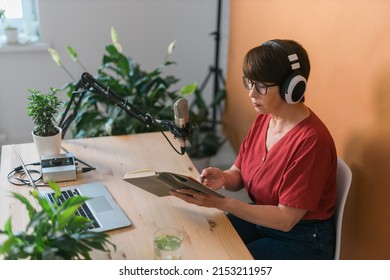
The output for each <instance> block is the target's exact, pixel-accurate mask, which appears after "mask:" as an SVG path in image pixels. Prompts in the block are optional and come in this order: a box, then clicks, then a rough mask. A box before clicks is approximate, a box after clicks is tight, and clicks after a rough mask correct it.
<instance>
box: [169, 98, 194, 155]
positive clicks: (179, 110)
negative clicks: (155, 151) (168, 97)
mask: <svg viewBox="0 0 390 280" xmlns="http://www.w3.org/2000/svg"><path fill="white" fill-rule="evenodd" d="M173 111H174V115H175V126H176V128H177V129H178V130H179V131H180V130H186V129H187V128H188V127H189V126H190V118H189V115H188V101H187V99H185V98H180V99H178V100H176V102H175V103H174V104H173ZM179 141H180V148H181V152H182V153H183V154H184V152H185V150H186V137H179Z"/></svg>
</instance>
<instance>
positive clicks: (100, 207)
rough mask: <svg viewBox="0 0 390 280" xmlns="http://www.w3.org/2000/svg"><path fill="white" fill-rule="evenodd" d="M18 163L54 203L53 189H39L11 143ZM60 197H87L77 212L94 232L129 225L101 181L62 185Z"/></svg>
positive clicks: (31, 182)
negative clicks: (88, 221) (86, 219)
mask: <svg viewBox="0 0 390 280" xmlns="http://www.w3.org/2000/svg"><path fill="white" fill-rule="evenodd" d="M12 147H13V149H14V151H15V153H16V155H17V157H18V159H19V162H20V164H21V165H22V167H23V170H24V172H25V173H26V176H27V178H28V181H29V182H30V184H31V186H32V187H33V188H34V189H36V190H37V191H38V194H39V195H40V196H41V197H44V198H45V199H47V200H48V201H49V203H50V204H52V205H53V204H54V203H55V200H54V191H53V190H40V189H39V188H38V186H37V185H36V184H35V181H34V180H33V179H32V177H31V174H30V173H29V171H28V169H27V168H26V165H25V164H24V162H23V160H22V158H21V156H20V154H19V152H18V151H17V149H16V147H15V145H12ZM60 191H61V197H60V198H59V200H58V201H59V202H60V203H61V202H63V201H64V200H66V199H68V198H69V197H71V196H74V195H82V196H86V197H89V198H90V199H89V200H87V201H86V202H85V203H84V205H82V206H81V207H80V208H79V209H78V211H77V214H78V215H81V216H84V217H87V218H88V219H90V220H91V221H92V223H91V226H90V228H88V230H90V231H95V232H102V231H109V230H113V229H118V228H122V227H127V226H131V225H132V222H131V221H130V219H129V218H128V217H127V216H126V214H125V213H124V212H123V210H122V209H121V208H120V206H119V205H118V204H117V203H116V202H115V200H114V199H113V197H112V196H111V194H110V192H109V191H108V189H107V188H106V186H105V185H103V184H102V183H101V182H92V183H86V184H82V185H78V186H72V187H63V188H60Z"/></svg>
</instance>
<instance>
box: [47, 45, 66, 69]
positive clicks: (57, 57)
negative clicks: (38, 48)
mask: <svg viewBox="0 0 390 280" xmlns="http://www.w3.org/2000/svg"><path fill="white" fill-rule="evenodd" d="M47 50H48V52H49V54H50V55H51V58H52V59H53V60H54V62H55V63H56V64H57V65H58V66H61V65H62V62H61V57H60V55H59V54H58V52H57V51H56V50H55V49H53V48H48V49H47Z"/></svg>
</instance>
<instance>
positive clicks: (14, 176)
mask: <svg viewBox="0 0 390 280" xmlns="http://www.w3.org/2000/svg"><path fill="white" fill-rule="evenodd" d="M31 165H34V166H35V165H41V163H40V162H34V163H29V164H26V168H27V166H31ZM27 171H28V172H29V173H30V174H33V173H36V174H39V177H38V178H36V179H33V181H34V183H36V182H39V181H40V180H42V172H41V171H40V170H37V169H27ZM26 177H27V175H26V173H25V172H24V170H23V166H21V165H20V166H18V167H15V168H14V169H12V170H11V171H10V172H9V173H8V175H7V179H8V182H10V183H11V184H13V185H16V186H31V184H30V181H29V180H28V179H26Z"/></svg>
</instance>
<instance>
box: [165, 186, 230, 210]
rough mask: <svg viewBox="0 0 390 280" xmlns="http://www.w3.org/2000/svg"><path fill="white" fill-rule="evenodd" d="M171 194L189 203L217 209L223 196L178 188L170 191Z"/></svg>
mask: <svg viewBox="0 0 390 280" xmlns="http://www.w3.org/2000/svg"><path fill="white" fill-rule="evenodd" d="M171 195H172V196H175V197H177V198H180V199H182V200H184V201H186V202H188V203H191V204H195V205H198V206H203V207H213V208H218V209H220V207H221V205H222V203H223V200H224V198H220V197H217V196H215V195H211V194H205V193H202V192H197V191H195V190H192V189H178V190H176V191H172V192H171Z"/></svg>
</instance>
